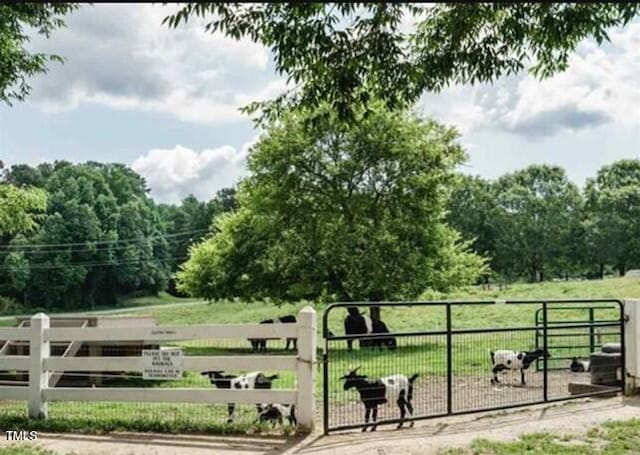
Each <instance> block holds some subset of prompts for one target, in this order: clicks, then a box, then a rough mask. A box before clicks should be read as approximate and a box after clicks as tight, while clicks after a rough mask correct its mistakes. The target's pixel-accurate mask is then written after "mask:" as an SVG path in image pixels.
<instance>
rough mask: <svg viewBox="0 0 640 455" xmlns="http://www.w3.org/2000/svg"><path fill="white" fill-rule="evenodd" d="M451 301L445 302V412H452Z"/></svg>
mask: <svg viewBox="0 0 640 455" xmlns="http://www.w3.org/2000/svg"><path fill="white" fill-rule="evenodd" d="M451 326H452V324H451V303H450V302H447V414H449V415H451V414H452V413H453V364H452V359H453V355H452V350H453V346H452V334H451V330H452V327H451Z"/></svg>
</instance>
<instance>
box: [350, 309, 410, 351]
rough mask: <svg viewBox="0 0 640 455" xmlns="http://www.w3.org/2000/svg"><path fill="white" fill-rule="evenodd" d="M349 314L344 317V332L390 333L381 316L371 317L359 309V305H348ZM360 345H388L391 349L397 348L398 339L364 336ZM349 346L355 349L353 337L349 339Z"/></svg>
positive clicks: (360, 333)
mask: <svg viewBox="0 0 640 455" xmlns="http://www.w3.org/2000/svg"><path fill="white" fill-rule="evenodd" d="M347 311H348V313H349V314H348V315H347V317H346V318H345V319H344V333H345V334H346V335H367V334H376V333H389V329H388V328H387V325H386V324H385V323H384V322H383V321H382V319H380V318H370V317H369V316H366V315H364V314H362V313H360V310H358V308H357V307H347ZM359 341H360V347H361V348H365V347H376V346H377V347H378V348H380V349H382V346H386V347H387V348H389V349H395V348H396V346H397V344H396V339H395V338H394V337H391V336H390V337H379V338H378V337H375V338H374V337H370V338H367V337H362V338H360V339H359ZM347 348H348V349H349V350H350V351H351V350H352V349H353V339H348V340H347Z"/></svg>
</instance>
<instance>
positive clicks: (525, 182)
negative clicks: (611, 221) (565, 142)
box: [495, 165, 582, 281]
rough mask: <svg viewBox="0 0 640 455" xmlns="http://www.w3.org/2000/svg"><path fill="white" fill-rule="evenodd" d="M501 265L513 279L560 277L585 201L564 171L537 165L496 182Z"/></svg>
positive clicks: (498, 242) (498, 246)
mask: <svg viewBox="0 0 640 455" xmlns="http://www.w3.org/2000/svg"><path fill="white" fill-rule="evenodd" d="M495 185H496V186H495V196H496V202H497V206H498V209H499V211H498V212H497V218H496V224H497V233H498V235H497V241H496V260H497V261H496V262H498V264H497V267H498V268H499V269H500V270H501V271H503V273H505V274H512V275H511V276H512V277H517V276H523V275H528V276H529V277H530V280H531V281H541V280H542V279H543V278H544V274H545V273H549V274H552V275H554V276H558V274H560V273H562V272H563V271H565V272H566V271H567V270H566V263H565V260H568V258H571V257H572V254H571V253H572V251H571V248H572V245H573V244H574V242H575V240H576V239H575V233H576V231H577V230H578V227H579V223H580V216H581V213H580V211H581V208H582V198H581V194H580V191H579V190H578V188H577V187H576V186H575V185H574V184H573V183H571V182H570V181H569V180H568V179H567V177H566V175H565V172H564V170H563V169H562V168H559V167H557V166H548V165H532V166H529V167H528V168H525V169H523V170H521V171H518V172H514V173H512V174H507V175H504V176H502V177H500V178H499V179H498V180H497V182H496V184H495Z"/></svg>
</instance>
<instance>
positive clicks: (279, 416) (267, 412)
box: [258, 403, 298, 427]
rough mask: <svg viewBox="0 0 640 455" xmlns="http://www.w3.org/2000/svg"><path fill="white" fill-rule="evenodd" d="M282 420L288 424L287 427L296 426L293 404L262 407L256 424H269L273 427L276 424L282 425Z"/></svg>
mask: <svg viewBox="0 0 640 455" xmlns="http://www.w3.org/2000/svg"><path fill="white" fill-rule="evenodd" d="M284 419H286V420H287V422H289V425H297V424H298V420H297V419H296V406H295V405H294V404H278V403H275V404H266V405H263V408H262V412H261V413H260V414H259V415H258V422H260V423H266V422H271V423H272V425H273V426H274V427H275V425H276V423H277V424H279V425H282V423H283V421H284Z"/></svg>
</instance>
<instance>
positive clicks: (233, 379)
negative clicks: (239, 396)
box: [200, 371, 278, 423]
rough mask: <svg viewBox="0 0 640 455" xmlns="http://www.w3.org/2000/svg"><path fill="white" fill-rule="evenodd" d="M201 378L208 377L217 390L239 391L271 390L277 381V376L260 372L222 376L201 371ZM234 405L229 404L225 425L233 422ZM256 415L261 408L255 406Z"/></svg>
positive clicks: (259, 412) (216, 372) (221, 374)
mask: <svg viewBox="0 0 640 455" xmlns="http://www.w3.org/2000/svg"><path fill="white" fill-rule="evenodd" d="M200 374H202V375H203V376H208V377H209V381H210V382H211V384H213V385H214V386H216V387H217V388H218V389H240V390H253V389H271V383H272V382H273V380H274V379H278V375H277V374H274V375H271V376H265V375H264V373H262V372H261V371H254V372H251V373H247V374H242V375H234V374H224V372H223V371H203V372H202V373H200ZM235 407H236V405H235V403H229V405H228V407H227V409H228V412H229V417H228V419H227V423H231V422H233V411H234V410H235ZM256 409H257V410H258V415H260V414H261V413H262V411H263V406H262V405H260V404H257V405H256Z"/></svg>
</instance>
